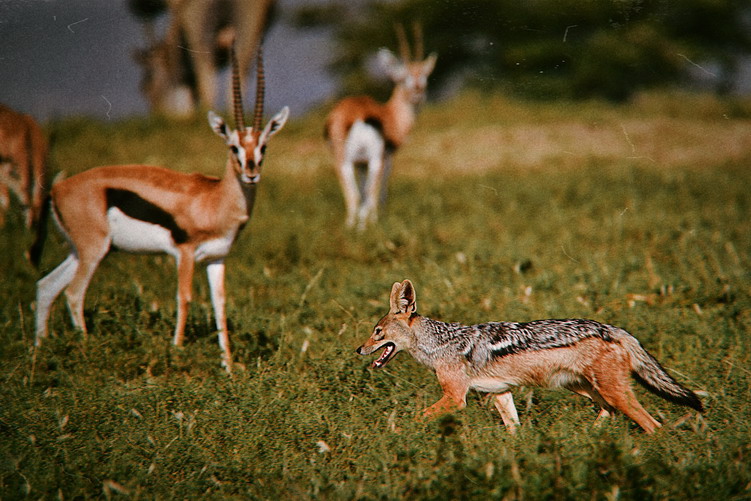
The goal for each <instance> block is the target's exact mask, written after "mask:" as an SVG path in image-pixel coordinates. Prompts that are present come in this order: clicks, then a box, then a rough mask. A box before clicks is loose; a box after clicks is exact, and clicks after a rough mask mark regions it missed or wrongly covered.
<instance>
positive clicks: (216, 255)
mask: <svg viewBox="0 0 751 501" xmlns="http://www.w3.org/2000/svg"><path fill="white" fill-rule="evenodd" d="M231 57H232V68H233V79H232V80H233V100H234V113H235V124H236V126H237V129H236V130H231V129H230V128H229V127H228V126H227V125H226V124H225V123H224V120H222V119H221V118H220V117H219V116H217V115H216V114H215V113H213V112H211V111H210V112H209V114H208V118H209V124H210V125H211V128H212V129H213V130H214V132H216V133H217V134H218V135H219V136H220V137H222V138H223V139H224V140H225V142H226V143H227V148H228V150H229V151H228V155H227V165H226V169H225V173H224V177H223V178H222V179H218V178H215V177H208V176H204V175H201V174H185V173H181V172H176V171H173V170H169V169H165V168H162V167H153V166H147V165H123V166H109V167H98V168H95V169H91V170H88V171H85V172H82V173H80V174H78V175H75V176H73V177H71V178H69V179H66V180H64V181H61V182H59V183H56V184H55V185H54V186H53V187H52V191H51V197H50V201H51V204H52V214H53V215H54V217H55V220H56V221H57V223H58V226H59V228H60V230H61V231H62V233H63V235H64V236H65V237H66V238H67V239H68V241H69V242H70V244H71V252H70V255H68V257H67V258H66V259H65V261H63V262H62V264H60V265H59V266H58V267H57V268H55V269H54V270H53V271H52V272H51V273H49V274H48V275H47V276H45V277H43V278H42V279H41V280H39V282H38V283H37V297H36V345H37V346H39V345H40V344H41V342H42V339H44V338H45V337H46V336H47V320H48V317H49V314H50V307H51V305H52V303H53V301H54V300H55V298H56V297H57V296H58V295H59V294H60V292H62V291H63V290H65V294H66V296H67V300H68V307H69V309H70V314H71V317H72V320H73V324H74V325H75V326H76V327H78V328H79V329H81V330H82V331H83V332H84V334H85V333H86V324H85V322H84V316H83V303H84V296H85V294H86V289H87V287H88V285H89V281H90V280H91V277H92V275H93V274H94V271H95V270H96V268H97V266H98V265H99V262H100V261H101V260H102V259H103V258H104V256H105V255H106V254H107V253H108V252H109V250H110V248H111V247H115V248H117V249H120V250H124V251H126V252H132V253H166V254H169V255H171V256H174V257H175V259H176V261H177V323H176V325H175V335H174V344H175V345H177V346H180V345H181V344H182V343H183V337H184V333H185V322H186V319H187V315H188V304H189V302H190V300H191V291H192V281H193V271H194V266H195V263H197V262H206V263H207V266H206V271H207V274H208V280H209V287H210V290H211V302H212V305H213V308H214V315H215V317H216V326H217V329H218V330H219V346H220V347H221V350H222V365H223V366H224V367H225V368H226V370H227V371H228V372H230V371H231V370H232V356H231V352H230V345H229V336H228V334H227V320H226V317H225V313H224V302H225V292H224V267H225V265H224V258H225V257H226V256H227V254H228V253H229V251H230V248H231V247H232V244H233V242H234V241H235V238H236V237H237V235H238V233H239V231H240V230H241V229H242V228H243V227H244V226H245V224H246V223H247V222H248V219H249V218H250V214H251V210H252V208H253V202H254V200H255V193H256V185H257V184H258V182H259V181H260V179H261V164H262V162H263V158H264V154H265V151H266V143H267V142H268V140H269V138H270V137H271V136H272V135H274V134H276V133H277V132H279V130H280V129H281V128H282V127H283V126H284V124H285V122H286V121H287V117H288V115H289V110H288V108H287V107H284V108H283V109H282V110H281V111H280V112H279V113H278V114H277V115H276V116H274V117H273V118H272V119H271V120H270V121H269V122H268V124H267V125H266V127H265V128H263V129H262V125H263V95H264V87H265V85H264V75H263V62H262V56H261V50H260V48H259V50H258V55H257V75H258V79H257V83H256V103H255V118H254V122H253V127H252V128H250V129H247V128H246V127H245V125H244V120H243V107H242V95H241V89H240V75H239V72H238V69H237V61H236V58H235V55H234V47H233V49H232V51H231ZM41 236H43V235H41Z"/></svg>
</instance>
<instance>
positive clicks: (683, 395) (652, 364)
mask: <svg viewBox="0 0 751 501" xmlns="http://www.w3.org/2000/svg"><path fill="white" fill-rule="evenodd" d="M624 332H625V331H624ZM620 341H621V343H622V345H623V347H624V348H626V350H627V351H628V352H629V354H630V355H631V370H632V371H634V376H635V377H636V379H637V381H639V382H640V383H641V384H642V385H643V386H644V387H645V388H647V389H648V390H649V391H651V392H652V393H654V394H655V395H658V396H660V397H662V398H664V399H665V400H668V401H669V402H673V403H676V404H680V405H686V406H688V407H691V408H693V409H696V410H697V411H699V412H702V411H703V410H704V406H703V405H702V403H701V400H699V397H698V396H696V394H695V393H694V392H693V391H691V390H689V389H688V388H684V387H683V386H681V385H680V384H679V383H678V382H677V381H676V380H675V379H673V378H672V377H670V375H669V374H668V373H667V372H666V371H665V369H664V368H663V367H662V366H661V365H660V363H659V362H658V361H657V360H656V359H655V358H654V357H653V356H652V355H650V354H649V353H648V352H647V350H645V349H644V347H642V345H641V344H640V343H639V341H638V340H637V339H636V338H635V337H633V336H632V335H630V334H628V333H626V336H624V337H623V338H621V339H620Z"/></svg>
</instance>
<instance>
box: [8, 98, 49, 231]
mask: <svg viewBox="0 0 751 501" xmlns="http://www.w3.org/2000/svg"><path fill="white" fill-rule="evenodd" d="M46 177H47V137H46V136H45V134H44V132H43V131H42V128H41V127H40V126H39V124H38V123H37V122H36V121H35V120H34V119H33V118H32V117H31V116H29V115H24V114H22V113H18V112H17V111H15V110H12V109H10V108H8V107H7V106H3V105H0V227H2V226H3V225H4V223H5V213H6V211H7V210H8V207H9V206H10V196H9V194H10V192H13V193H14V194H15V195H16V198H18V202H19V203H20V204H21V206H22V207H23V210H24V219H25V223H26V226H27V227H29V228H30V227H32V226H34V225H35V224H36V222H37V221H38V220H39V215H40V213H41V210H42V202H43V200H44V195H45V189H46V188H45V182H46Z"/></svg>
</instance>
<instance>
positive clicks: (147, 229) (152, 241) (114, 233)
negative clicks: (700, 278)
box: [107, 207, 238, 262]
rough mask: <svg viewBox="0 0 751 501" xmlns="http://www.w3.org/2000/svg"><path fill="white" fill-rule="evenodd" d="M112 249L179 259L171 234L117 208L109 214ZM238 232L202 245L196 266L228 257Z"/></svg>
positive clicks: (196, 253)
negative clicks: (198, 263) (161, 254)
mask: <svg viewBox="0 0 751 501" xmlns="http://www.w3.org/2000/svg"><path fill="white" fill-rule="evenodd" d="M107 220H108V221H109V224H110V237H111V238H112V245H113V246H114V247H116V248H118V249H120V250H123V251H126V252H133V253H138V254H151V253H165V254H169V255H171V256H174V257H177V255H178V252H177V245H176V244H175V240H174V238H173V235H172V233H171V232H170V230H168V229H167V228H165V227H164V226H160V225H158V224H154V223H148V222H145V221H141V220H140V219H135V218H132V217H130V216H127V215H126V214H124V213H123V212H122V211H121V210H120V209H118V208H117V207H112V208H110V209H109V210H108V211H107ZM237 230H238V228H233V229H230V230H229V231H227V233H226V234H224V235H222V236H221V237H219V238H213V239H211V240H206V241H204V242H201V243H200V244H198V246H197V247H196V251H195V259H196V262H201V261H206V260H216V259H222V258H224V257H225V256H227V254H229V251H230V249H231V248H232V243H233V242H234V241H235V236H236V235H237Z"/></svg>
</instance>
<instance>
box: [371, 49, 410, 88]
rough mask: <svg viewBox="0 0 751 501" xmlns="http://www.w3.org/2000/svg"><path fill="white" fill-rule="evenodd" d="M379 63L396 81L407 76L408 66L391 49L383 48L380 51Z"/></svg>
mask: <svg viewBox="0 0 751 501" xmlns="http://www.w3.org/2000/svg"><path fill="white" fill-rule="evenodd" d="M378 64H379V65H380V66H381V68H383V71H385V72H386V74H387V75H388V76H389V78H391V80H394V81H395V82H398V81H399V80H403V79H404V78H405V77H406V76H407V67H406V66H404V63H403V62H402V61H400V60H399V59H398V58H397V57H396V56H395V55H394V54H392V53H391V51H390V50H388V49H386V48H382V49H380V50H379V51H378Z"/></svg>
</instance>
